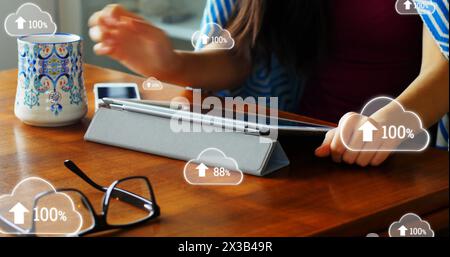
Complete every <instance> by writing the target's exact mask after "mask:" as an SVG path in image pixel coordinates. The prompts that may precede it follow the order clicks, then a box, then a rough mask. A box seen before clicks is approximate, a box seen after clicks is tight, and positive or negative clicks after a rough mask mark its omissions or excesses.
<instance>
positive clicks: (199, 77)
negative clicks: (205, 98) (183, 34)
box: [89, 5, 251, 91]
mask: <svg viewBox="0 0 450 257" xmlns="http://www.w3.org/2000/svg"><path fill="white" fill-rule="evenodd" d="M89 26H90V31H89V34H90V37H91V38H92V40H94V41H95V42H97V44H96V45H95V46H94V52H95V53H96V54H98V55H107V56H109V57H111V58H113V59H115V60H117V61H119V62H120V63H122V64H123V65H124V66H126V67H128V68H129V69H130V70H132V71H134V72H136V73H139V74H141V75H143V76H146V77H150V76H153V77H156V78H157V79H159V80H162V81H165V82H169V83H174V84H178V85H184V86H196V87H201V88H203V89H207V90H213V91H216V90H222V89H230V88H232V87H234V86H237V85H239V84H240V83H242V82H243V81H244V80H245V78H246V77H247V76H248V74H249V73H250V69H251V68H250V67H251V61H250V58H249V57H248V56H241V55H237V54H235V53H234V52H233V51H230V50H217V49H211V47H210V48H209V49H205V50H204V51H201V52H183V51H175V50H174V49H173V47H172V44H171V42H170V40H169V38H168V37H167V35H166V34H165V33H164V32H163V31H162V30H160V29H159V28H156V27H154V26H152V25H151V24H149V23H148V22H146V21H145V20H144V19H142V18H141V17H139V16H137V15H135V14H133V13H131V12H128V11H127V10H125V9H124V8H123V7H121V6H120V5H108V6H106V7H105V8H104V9H103V10H101V11H99V12H97V13H95V14H94V15H92V17H91V18H90V20H89Z"/></svg>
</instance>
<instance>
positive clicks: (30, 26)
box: [4, 3, 58, 37]
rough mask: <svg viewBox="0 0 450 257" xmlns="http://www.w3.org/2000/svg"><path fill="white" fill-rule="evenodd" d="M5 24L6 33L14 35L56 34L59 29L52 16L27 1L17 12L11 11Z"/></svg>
mask: <svg viewBox="0 0 450 257" xmlns="http://www.w3.org/2000/svg"><path fill="white" fill-rule="evenodd" d="M4 26H5V31H6V33H8V35H10V36H12V37H20V36H27V35H32V34H55V33H56V31H57V29H58V28H57V26H56V23H55V22H53V19H52V16H51V15H50V14H49V13H48V12H45V11H42V9H41V8H40V7H39V6H37V5H36V4H33V3H25V4H23V5H21V6H20V7H19V8H18V9H17V11H16V12H15V13H10V14H9V15H8V16H7V17H6V19H5V22H4Z"/></svg>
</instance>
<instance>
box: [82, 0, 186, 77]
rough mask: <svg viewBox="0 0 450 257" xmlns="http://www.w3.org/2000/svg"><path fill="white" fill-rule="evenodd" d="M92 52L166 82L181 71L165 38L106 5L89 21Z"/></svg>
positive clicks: (120, 9) (139, 20)
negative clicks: (165, 79) (93, 44)
mask: <svg viewBox="0 0 450 257" xmlns="http://www.w3.org/2000/svg"><path fill="white" fill-rule="evenodd" d="M89 27H90V30H89V35H90V37H91V39H92V40H93V41H95V42H97V44H96V45H95V46H94V52H95V53H96V54H98V55H107V56H110V57H111V58H113V59H115V60H117V61H119V62H120V63H122V64H123V65H125V66H126V67H128V68H129V69H130V70H132V71H134V72H137V73H139V74H142V75H144V76H147V77H149V76H155V77H157V78H161V79H163V78H165V77H168V76H172V75H173V74H176V72H177V69H179V68H180V67H181V64H180V60H179V58H177V57H178V56H177V53H176V52H175V51H174V49H173V47H172V44H171V42H170V40H169V39H168V37H167V36H166V34H165V33H164V32H163V31H162V30H160V29H158V28H156V27H154V26H152V25H151V24H149V23H148V22H146V21H144V19H142V18H141V17H139V16H137V15H135V14H134V13H131V12H129V11H127V10H125V9H124V8H123V7H122V6H120V5H117V4H112V5H107V6H106V7H105V8H104V9H103V10H101V11H99V12H96V13H94V14H93V15H92V16H91V18H90V19H89Z"/></svg>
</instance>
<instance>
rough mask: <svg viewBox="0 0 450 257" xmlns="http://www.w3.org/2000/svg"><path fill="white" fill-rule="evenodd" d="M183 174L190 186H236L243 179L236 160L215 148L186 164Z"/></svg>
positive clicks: (205, 151) (207, 150) (203, 152)
mask: <svg viewBox="0 0 450 257" xmlns="http://www.w3.org/2000/svg"><path fill="white" fill-rule="evenodd" d="M183 174H184V178H185V179H186V181H187V182H188V183H189V184H191V185H210V186H211V185H212V186H220V185H222V186H223V185H228V186H230V185H234V186H237V185H239V184H241V183H242V180H243V179H244V173H243V172H242V171H241V170H240V169H239V166H238V164H237V162H236V160H234V159H233V158H230V157H227V156H226V154H225V153H224V152H222V151H221V150H219V149H217V148H208V149H206V150H204V151H202V152H201V153H200V154H199V155H198V156H197V158H196V159H194V160H190V161H189V162H187V163H186V165H185V166H184V169H183Z"/></svg>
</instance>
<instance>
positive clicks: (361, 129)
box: [340, 97, 430, 152]
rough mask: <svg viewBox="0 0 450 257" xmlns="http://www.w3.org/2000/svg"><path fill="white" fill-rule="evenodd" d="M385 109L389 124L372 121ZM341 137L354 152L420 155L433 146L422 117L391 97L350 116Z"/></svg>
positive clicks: (381, 98)
mask: <svg viewBox="0 0 450 257" xmlns="http://www.w3.org/2000/svg"><path fill="white" fill-rule="evenodd" d="M384 107H386V109H387V110H388V111H386V112H385V113H387V117H386V118H385V119H384V120H385V122H383V123H379V122H376V121H374V120H372V119H371V118H368V117H371V116H372V115H373V114H375V113H376V112H377V111H379V110H380V109H382V108H384ZM340 137H341V140H342V142H343V144H344V145H345V147H346V148H347V149H349V150H351V151H371V152H373V151H381V152H383V151H385V152H420V151H423V150H425V149H426V148H427V147H428V145H429V143H430V135H429V133H428V131H427V130H425V129H424V128H423V125H422V121H421V119H420V118H419V116H418V115H417V114H416V113H414V112H411V111H407V110H405V109H404V108H403V106H402V105H401V104H400V103H399V102H398V101H396V100H394V99H392V98H390V97H377V98H375V99H373V100H371V101H370V102H369V103H367V104H366V105H365V106H364V108H363V109H362V111H361V114H353V115H350V116H348V117H347V118H346V119H345V120H344V121H343V123H342V129H341V133H340Z"/></svg>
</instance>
